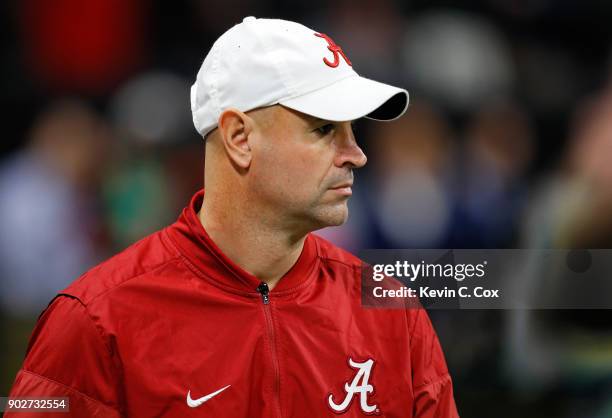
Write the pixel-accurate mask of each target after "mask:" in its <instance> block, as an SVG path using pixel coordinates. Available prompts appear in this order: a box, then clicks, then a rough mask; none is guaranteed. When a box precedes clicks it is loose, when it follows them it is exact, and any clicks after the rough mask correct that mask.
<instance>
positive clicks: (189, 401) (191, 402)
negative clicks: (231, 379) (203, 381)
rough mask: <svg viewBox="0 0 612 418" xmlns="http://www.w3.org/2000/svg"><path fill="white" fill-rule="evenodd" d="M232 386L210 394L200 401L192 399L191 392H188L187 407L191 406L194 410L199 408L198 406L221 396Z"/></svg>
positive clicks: (199, 399)
mask: <svg viewBox="0 0 612 418" xmlns="http://www.w3.org/2000/svg"><path fill="white" fill-rule="evenodd" d="M230 386H231V385H227V386H226V387H224V388H221V389H219V390H218V391H216V392H213V393H209V394H208V395H206V396H202V397H201V398H198V399H191V391H188V392H187V405H189V406H190V407H192V408H197V407H198V406H200V405H202V404H203V403H204V402H206V401H209V400H210V399H211V398H213V397H215V396H217V395H218V394H220V393H221V392H223V391H224V390H225V389H227V388H228V387H230Z"/></svg>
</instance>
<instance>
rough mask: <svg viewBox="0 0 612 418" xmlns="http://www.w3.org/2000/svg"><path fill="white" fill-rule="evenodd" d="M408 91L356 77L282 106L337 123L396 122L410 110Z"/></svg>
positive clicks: (295, 98) (302, 96)
mask: <svg viewBox="0 0 612 418" xmlns="http://www.w3.org/2000/svg"><path fill="white" fill-rule="evenodd" d="M408 102H409V96H408V92H407V91H406V90H404V89H400V88H398V87H393V86H390V85H388V84H384V83H380V82H378V81H374V80H370V79H368V78H364V77H360V76H355V77H347V78H344V79H342V80H340V81H337V82H335V83H333V84H331V85H328V86H326V87H323V88H321V89H318V90H315V91H312V92H310V93H306V94H303V95H301V96H298V97H294V98H291V99H288V100H282V101H280V102H279V103H280V104H281V105H283V106H286V107H288V108H290V109H293V110H297V111H298V112H302V113H306V114H307V115H310V116H314V117H317V118H321V119H325V120H330V121H334V122H343V121H349V120H355V119H359V118H363V117H366V118H369V119H375V120H381V121H389V120H393V119H397V118H399V117H400V116H402V115H403V114H404V112H405V111H406V109H407V108H408Z"/></svg>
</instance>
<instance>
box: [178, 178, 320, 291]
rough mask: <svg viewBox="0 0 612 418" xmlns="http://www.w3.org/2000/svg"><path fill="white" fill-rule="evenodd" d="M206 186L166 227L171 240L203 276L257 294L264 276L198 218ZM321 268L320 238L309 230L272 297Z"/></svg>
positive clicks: (304, 281) (306, 280)
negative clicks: (230, 253) (230, 252)
mask: <svg viewBox="0 0 612 418" xmlns="http://www.w3.org/2000/svg"><path fill="white" fill-rule="evenodd" d="M203 200H204V189H202V190H200V191H198V192H197V193H196V194H195V195H194V196H193V197H192V198H191V202H190V203H189V205H188V206H187V207H186V208H184V209H183V212H182V213H181V215H180V216H179V218H178V220H177V221H176V222H175V223H174V224H172V225H170V226H169V227H168V228H167V232H168V234H169V235H170V238H171V240H172V242H173V243H174V244H175V245H176V247H177V249H178V251H179V252H180V253H181V254H182V256H183V257H184V258H186V259H187V261H188V262H189V263H190V264H191V265H192V267H193V268H195V269H196V270H197V273H199V275H200V276H202V277H203V278H205V279H207V280H209V281H210V280H212V281H213V282H214V284H216V285H218V286H219V287H221V288H225V289H226V290H230V291H232V292H233V293H248V294H257V290H256V289H257V286H258V285H259V284H260V283H261V279H259V278H257V277H256V276H254V275H252V274H251V273H249V272H247V271H245V270H243V269H242V268H241V267H240V266H238V265H237V264H236V263H234V262H233V261H232V260H230V259H229V257H227V256H226V255H225V254H224V253H223V252H222V251H221V250H220V249H219V247H218V246H217V245H216V244H215V243H214V242H213V240H212V239H211V238H210V236H209V235H208V234H207V233H206V230H205V229H204V227H203V226H202V223H201V222H200V219H199V218H198V211H199V210H200V208H201V207H202V202H203ZM318 270H319V248H318V243H317V240H316V239H315V238H314V237H313V236H312V235H311V234H308V235H307V236H306V239H305V240H304V248H303V249H302V253H301V254H300V257H299V258H298V260H297V261H296V263H295V264H294V265H293V267H292V268H291V269H290V270H289V271H288V272H287V273H286V274H285V275H284V276H283V277H282V278H281V280H280V281H279V282H278V283H277V285H276V286H275V287H274V289H272V291H271V292H270V294H271V295H273V297H283V296H289V295H291V294H293V293H295V292H296V291H298V290H300V289H301V288H302V287H304V286H306V285H307V284H308V283H309V282H310V281H311V279H313V278H314V277H315V276H316V274H317V272H318Z"/></svg>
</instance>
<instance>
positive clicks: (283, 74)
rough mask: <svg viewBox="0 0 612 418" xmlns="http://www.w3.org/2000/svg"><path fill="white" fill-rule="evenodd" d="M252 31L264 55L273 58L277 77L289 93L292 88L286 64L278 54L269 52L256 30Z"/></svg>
mask: <svg viewBox="0 0 612 418" xmlns="http://www.w3.org/2000/svg"><path fill="white" fill-rule="evenodd" d="M252 32H253V35H254V36H256V37H257V40H258V41H259V42H260V43H261V45H262V47H263V48H264V49H265V51H266V55H267V56H268V57H269V58H271V59H272V60H273V62H274V69H275V70H276V71H277V72H278V76H279V79H280V80H281V83H283V87H285V90H287V91H288V92H289V93H291V92H293V91H294V89H293V88H291V85H290V84H291V83H290V82H289V80H288V78H289V74H288V72H287V71H286V68H285V67H286V66H285V65H284V63H283V62H281V61H282V60H281V59H280V57H279V56H278V55H279V54H276V55H274V54H271V53H270V52H271V51H270V48H269V47H268V44H266V43H265V42H264V41H263V40H262V37H261V36H259V33H257V31H256V30H252ZM274 103H278V100H276V101H275V102H274Z"/></svg>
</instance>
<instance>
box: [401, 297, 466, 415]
mask: <svg viewBox="0 0 612 418" xmlns="http://www.w3.org/2000/svg"><path fill="white" fill-rule="evenodd" d="M412 314H413V315H414V322H413V325H412V332H411V340H410V350H411V359H412V385H413V390H414V411H413V416H414V417H415V418H456V417H458V416H459V414H458V412H457V407H456V405H455V400H454V397H453V384H452V380H451V377H450V374H449V373H448V368H447V366H446V360H445V359H444V353H443V352H442V347H441V346H440V342H439V340H438V337H437V335H436V332H435V331H434V329H433V326H432V324H431V321H430V320H429V316H428V315H427V311H426V310H425V309H423V308H419V309H414V310H412Z"/></svg>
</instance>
